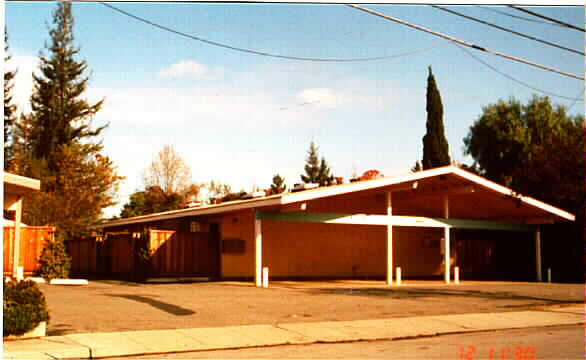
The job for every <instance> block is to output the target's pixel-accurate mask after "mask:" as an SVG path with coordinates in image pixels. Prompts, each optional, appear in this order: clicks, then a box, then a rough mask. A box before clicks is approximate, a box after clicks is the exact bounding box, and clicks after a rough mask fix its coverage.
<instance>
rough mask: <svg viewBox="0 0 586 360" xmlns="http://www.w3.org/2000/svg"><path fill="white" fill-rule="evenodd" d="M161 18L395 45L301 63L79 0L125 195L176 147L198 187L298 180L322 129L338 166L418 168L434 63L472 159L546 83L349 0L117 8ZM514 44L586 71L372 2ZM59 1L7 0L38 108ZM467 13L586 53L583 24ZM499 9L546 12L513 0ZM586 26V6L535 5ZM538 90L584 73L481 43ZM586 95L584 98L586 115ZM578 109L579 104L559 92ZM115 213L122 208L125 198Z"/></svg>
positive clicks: (571, 89) (22, 98) (323, 149)
mask: <svg viewBox="0 0 586 360" xmlns="http://www.w3.org/2000/svg"><path fill="white" fill-rule="evenodd" d="M111 4H112V5H114V6H116V7H118V8H120V9H122V10H124V11H127V12H130V13H132V14H134V15H137V16H140V17H144V18H146V19H148V20H149V21H152V22H155V23H159V24H161V25H164V26H167V27H169V28H173V29H175V30H177V31H180V32H184V33H188V34H191V35H194V36H197V37H200V38H204V39H207V40H211V41H215V42H218V43H224V44H228V45H231V46H235V47H241V48H248V49H253V50H257V51H262V52H267V53H274V54H281V55H289V56H297V57H313V58H362V57H376V56H391V55H399V54H404V53H409V52H412V51H415V50H421V49H428V48H431V47H435V48H434V49H432V50H429V51H421V52H418V53H416V54H413V55H409V56H402V57H398V58H394V59H386V60H377V61H365V62H344V63H341V62H302V61H293V60H284V59H277V58H271V57H264V56H258V55H251V54H245V53H240V52H235V51H233V50H228V49H224V48H220V47H214V46H211V45H209V44H205V43H202V42H198V41H194V40H190V39H187V38H184V37H180V36H178V35H176V34H172V33H169V32H165V31H162V30H160V29H158V28H155V27H153V26H150V25H147V24H144V23H141V22H138V21H136V20H134V19H132V18H129V17H126V16H124V15H122V14H120V13H117V12H115V11H113V10H112V9H109V8H107V7H105V6H103V5H101V4H99V3H95V2H88V3H75V4H74V16H75V21H76V23H75V36H76V44H77V45H78V46H79V47H80V49H81V53H80V58H82V59H85V60H86V61H87V63H88V67H89V69H90V70H91V82H90V89H89V90H88V92H87V96H88V98H89V99H90V100H94V101H95V100H98V99H101V98H105V100H106V102H105V105H104V107H103V110H102V111H101V112H100V113H99V114H98V115H97V116H96V117H95V119H94V121H95V123H96V125H99V124H102V123H106V122H109V123H110V126H109V128H108V129H107V130H106V131H105V132H104V136H103V144H104V147H105V149H104V151H105V153H106V154H107V155H108V156H110V157H111V158H112V160H113V161H114V163H115V165H116V166H117V167H118V170H119V173H120V174H121V175H123V176H125V177H126V180H125V181H124V183H123V184H122V186H121V189H120V193H119V199H118V200H119V202H120V205H121V204H123V203H124V202H126V201H127V199H128V195H129V194H130V193H132V192H134V191H135V190H140V189H142V187H143V183H142V176H141V174H142V170H143V169H144V168H146V167H147V166H148V164H149V163H150V161H151V160H152V158H153V156H154V155H155V154H156V153H157V152H158V151H159V150H160V149H161V148H162V147H163V145H164V144H172V145H173V146H174V147H175V149H176V151H177V152H178V153H179V154H180V155H181V156H182V157H183V158H184V159H185V160H186V161H187V163H188V164H189V166H190V167H191V170H192V174H193V180H194V182H198V183H203V182H208V181H210V180H212V179H214V180H220V181H222V182H225V183H229V184H231V185H232V188H233V189H234V190H240V189H244V190H250V189H251V188H252V186H253V185H256V186H260V187H268V186H269V184H270V183H271V179H272V176H273V175H274V174H276V173H280V174H282V175H283V176H285V178H286V180H287V182H288V183H289V184H291V185H292V184H293V183H296V182H299V180H300V179H299V174H301V173H302V171H303V165H304V162H305V157H306V151H307V149H308V146H309V143H310V141H311V140H312V139H313V140H314V141H315V142H316V143H317V145H318V146H319V151H320V154H321V155H323V156H324V157H325V158H326V160H327V161H328V162H329V163H330V165H331V168H332V170H333V172H334V173H335V174H336V175H337V176H343V177H345V178H346V179H348V178H350V177H351V175H352V174H353V173H356V174H361V173H362V172H364V171H366V170H369V169H378V170H379V171H381V172H382V173H384V174H385V175H395V174H400V173H405V172H407V171H409V168H410V167H411V166H412V165H413V164H414V162H415V161H416V160H418V159H421V156H422V141H421V139H422V137H423V135H424V134H425V120H426V112H425V105H426V103H425V91H426V86H427V68H428V66H429V65H431V66H432V67H433V73H434V76H435V78H436V81H437V83H438V86H439V89H440V92H441V96H442V101H443V104H444V124H445V126H446V132H447V136H448V141H449V143H450V147H451V152H452V156H453V159H454V160H456V161H458V162H464V163H470V162H471V159H470V158H467V157H465V156H464V155H463V149H462V147H463V141H462V139H463V138H464V137H465V136H466V134H467V132H468V129H469V127H470V126H471V125H472V124H473V122H474V121H475V120H476V119H477V118H478V117H479V115H480V114H481V111H482V107H483V106H486V105H488V104H491V103H494V102H496V101H498V99H507V98H509V97H510V96H514V97H516V98H518V99H520V100H521V101H523V102H526V101H527V100H528V99H530V98H531V96H532V94H538V93H537V92H536V91H534V90H531V89H528V88H526V87H524V86H522V85H519V84H517V83H515V82H513V81H511V80H509V79H507V78H505V77H503V76H502V75H500V74H498V73H496V72H494V71H493V70H491V69H489V68H487V67H486V66H485V65H483V64H481V63H480V62H478V61H477V60H475V59H474V58H472V57H470V56H469V55H468V54H466V53H465V52H464V51H462V50H461V49H459V48H458V47H457V46H455V45H453V44H450V43H448V42H447V41H446V40H443V39H440V38H438V37H435V36H433V35H430V34H427V33H423V32H420V31H418V30H415V29H411V28H408V27H406V26H404V25H400V24H396V23H393V22H390V21H387V20H384V19H381V18H379V17H375V16H372V15H369V14H366V13H364V12H361V11H358V10H355V9H352V8H349V7H347V6H344V5H335V4H312V5H311V4H246V5H244V4H232V3H150V2H149V3H122V2H117V3H111ZM363 6H364V7H368V8H370V9H373V10H376V11H379V12H381V13H384V14H387V15H390V16H394V17H397V18H400V19H402V20H405V21H408V22H412V23H415V24H418V25H421V26H424V27H426V28H429V29H431V30H434V31H437V32H442V33H445V34H447V35H450V36H453V37H456V38H459V39H462V40H465V41H468V42H472V43H475V44H478V45H481V46H483V47H486V48H489V49H493V50H496V51H499V52H502V53H506V54H510V55H513V56H517V57H522V58H525V59H528V60H530V61H532V62H536V63H540V64H543V65H547V66H550V67H553V68H556V69H559V70H563V71H566V72H569V73H574V74H579V75H581V76H583V75H584V57H583V56H581V55H576V54H573V53H569V52H566V51H562V50H559V49H556V48H552V47H548V46H546V45H543V44H540V43H537V42H533V41H530V40H527V39H523V38H520V37H517V36H515V35H512V34H509V33H505V32H502V31H499V30H496V29H492V28H490V27H487V26H485V25H482V24H478V23H475V22H472V21H470V20H467V19H463V18H460V17H456V16H454V15H452V14H448V13H445V12H442V11H440V10H438V9H434V8H432V7H430V6H427V5H390V4H376V5H363ZM54 8H55V3H53V2H34V3H27V2H8V3H6V4H5V19H6V25H7V29H8V34H9V45H10V53H11V54H12V56H13V61H12V64H9V65H8V66H15V67H17V68H18V69H19V73H18V78H17V84H16V86H17V88H16V89H15V93H16V97H17V99H18V101H19V106H20V109H21V110H24V111H26V110H27V100H28V97H29V96H30V83H31V79H30V74H31V72H32V71H33V70H34V68H35V63H36V58H37V55H38V53H39V51H40V50H42V49H43V48H44V44H45V42H46V41H48V39H49V35H48V32H47V25H46V24H48V23H49V24H50V22H51V19H52V17H51V12H52V10H53V9H54ZM448 8H450V9H453V10H455V11H458V12H461V13H465V14H466V15H469V16H473V17H476V18H479V19H482V20H484V21H487V22H491V23H494V24H498V25H500V26H503V27H507V28H510V29H513V30H515V31H518V32H522V33H525V34H528V35H532V36H534V37H538V38H541V39H544V40H547V41H550V42H554V43H557V44H560V45H563V46H566V47H570V48H573V49H578V50H582V51H583V50H584V33H583V32H578V31H575V30H570V29H567V28H562V27H559V26H552V25H548V24H543V23H536V22H529V21H524V20H520V19H515V18H512V17H508V16H505V15H502V14H499V13H496V12H494V11H490V10H488V9H486V8H482V7H478V6H449V7H448ZM490 8H491V9H493V10H499V11H503V12H507V13H509V14H512V15H516V16H522V17H526V18H531V19H535V20H539V19H537V18H535V17H532V16H531V15H528V14H523V13H521V12H519V11H515V10H513V9H510V8H507V7H503V6H501V7H496V6H491V7H490ZM530 9H532V10H534V11H536V12H539V13H541V14H544V15H547V16H550V17H553V18H557V19H560V20H562V21H565V22H568V23H570V24H574V25H577V26H581V27H584V7H583V6H564V7H552V6H550V7H535V8H530ZM469 51H471V52H473V53H474V55H475V56H477V57H478V58H480V59H482V60H483V61H485V62H487V63H488V64H490V65H491V66H493V67H495V68H497V69H498V70H499V71H501V72H503V73H506V74H508V75H509V76H512V77H514V78H516V79H518V80H520V81H522V82H525V83H527V84H529V85H531V86H533V87H536V88H540V89H543V90H546V91H549V92H553V93H556V94H559V95H562V96H567V97H572V98H575V97H577V96H579V95H580V93H581V92H583V90H584V82H583V81H581V80H575V79H571V78H568V77H564V76H562V75H559V74H554V73H550V72H547V71H544V70H540V69H536V68H532V67H530V66H527V65H523V64H519V63H515V62H512V61H510V60H506V59H502V58H499V57H496V56H494V55H489V54H486V53H481V52H478V51H475V50H471V49H470V50H469ZM583 99H584V97H583V96H582V97H581V100H580V101H578V102H576V103H575V104H574V105H573V107H572V108H571V113H572V114H577V113H581V114H583V113H584V102H583ZM552 100H553V101H554V102H555V103H559V104H565V105H570V104H572V103H574V102H573V101H571V100H566V99H561V98H554V97H552ZM120 205H119V206H118V207H116V208H113V209H109V210H108V211H107V212H106V214H107V215H117V214H118V212H119V207H120Z"/></svg>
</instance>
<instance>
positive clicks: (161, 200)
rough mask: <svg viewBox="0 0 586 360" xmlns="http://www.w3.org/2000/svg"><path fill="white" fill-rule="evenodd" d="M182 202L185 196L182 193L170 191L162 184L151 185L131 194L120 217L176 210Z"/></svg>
mask: <svg viewBox="0 0 586 360" xmlns="http://www.w3.org/2000/svg"><path fill="white" fill-rule="evenodd" d="M182 203H184V196H182V195H181V194H178V193H175V192H172V193H168V192H166V191H165V190H163V188H161V187H160V186H156V185H155V186H149V187H147V188H146V189H145V190H144V191H137V192H135V193H134V194H132V195H130V200H129V202H128V203H126V204H124V207H123V208H122V212H121V213H120V217H122V218H128V217H133V216H140V215H147V214H153V213H158V212H162V211H168V210H176V209H179V208H180V207H181V204H182Z"/></svg>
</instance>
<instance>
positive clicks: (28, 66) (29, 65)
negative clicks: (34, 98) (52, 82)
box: [6, 55, 40, 113]
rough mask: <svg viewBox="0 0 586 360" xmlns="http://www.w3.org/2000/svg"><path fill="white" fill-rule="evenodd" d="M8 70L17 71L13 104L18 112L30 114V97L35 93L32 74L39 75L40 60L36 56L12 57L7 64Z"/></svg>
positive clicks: (13, 90)
mask: <svg viewBox="0 0 586 360" xmlns="http://www.w3.org/2000/svg"><path fill="white" fill-rule="evenodd" d="M6 65H7V70H13V69H16V70H17V72H16V76H15V78H14V88H13V89H12V94H13V102H14V104H15V105H16V107H17V112H18V113H21V112H23V111H24V112H30V110H31V106H30V97H31V94H32V91H33V77H32V73H33V72H35V74H37V75H39V73H40V70H39V58H38V57H36V56H15V55H13V56H12V59H11V60H10V62H8V63H7V64H6Z"/></svg>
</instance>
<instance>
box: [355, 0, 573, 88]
mask: <svg viewBox="0 0 586 360" xmlns="http://www.w3.org/2000/svg"><path fill="white" fill-rule="evenodd" d="M347 6H350V7H352V8H355V9H357V10H361V11H364V12H366V13H369V14H371V15H375V16H379V17H382V18H384V19H387V20H391V21H394V22H397V23H399V24H402V25H406V26H409V27H412V28H414V29H417V30H420V31H425V32H427V33H430V34H433V35H435V36H439V37H442V38H444V39H448V40H451V41H453V42H455V43H458V44H460V45H464V46H467V47H469V48H472V49H476V50H480V51H484V52H486V53H489V54H493V55H496V56H500V57H504V58H506V59H509V60H513V61H516V62H520V63H523V64H526V65H530V66H533V67H537V68H540V69H542V70H547V71H551V72H554V73H558V74H560V75H564V76H567V77H571V78H574V79H578V80H584V77H581V76H579V75H575V74H571V73H567V72H564V71H561V70H557V69H554V68H552V67H549V66H545V65H541V64H537V63H534V62H531V61H529V60H525V59H523V58H518V57H515V56H511V55H507V54H503V53H500V52H498V51H494V50H491V49H487V48H484V47H481V46H478V45H475V44H471V43H468V42H466V41H463V40H459V39H456V38H454V37H451V36H448V35H445V34H442V33H439V32H436V31H432V30H429V29H426V28H424V27H422V26H419V25H415V24H411V23H409V22H406V21H403V20H401V19H398V18H394V17H392V16H388V15H384V14H381V13H379V12H376V11H374V10H370V9H367V8H363V7H360V6H357V5H353V4H347Z"/></svg>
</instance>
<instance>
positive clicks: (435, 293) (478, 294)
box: [306, 287, 579, 304]
mask: <svg viewBox="0 0 586 360" xmlns="http://www.w3.org/2000/svg"><path fill="white" fill-rule="evenodd" d="M306 292H307V293H309V294H312V295H321V294H330V295H353V296H377V297H388V298H391V299H418V298H431V297H446V296H453V297H470V298H482V299H487V300H524V301H527V300H529V301H542V302H547V303H551V304H573V303H577V302H579V301H577V300H561V299H555V298H543V297H534V296H524V295H517V294H514V293H512V292H505V291H499V292H489V291H478V290H439V289H412V288H411V289H397V288H394V289H380V288H359V289H356V288H350V287H348V288H336V289H332V288H318V289H308V290H306Z"/></svg>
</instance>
